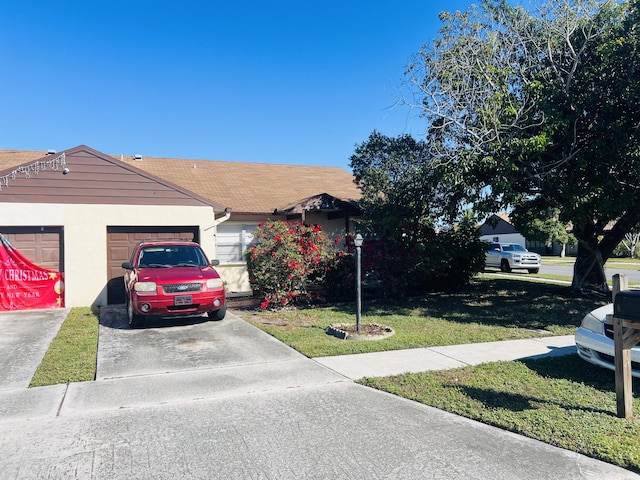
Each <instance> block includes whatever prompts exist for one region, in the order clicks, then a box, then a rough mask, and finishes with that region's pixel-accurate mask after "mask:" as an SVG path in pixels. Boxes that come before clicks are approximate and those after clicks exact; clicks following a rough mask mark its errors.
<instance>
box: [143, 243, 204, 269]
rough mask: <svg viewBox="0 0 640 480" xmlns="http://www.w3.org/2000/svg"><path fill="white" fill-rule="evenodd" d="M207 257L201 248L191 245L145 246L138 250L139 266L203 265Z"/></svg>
mask: <svg viewBox="0 0 640 480" xmlns="http://www.w3.org/2000/svg"><path fill="white" fill-rule="evenodd" d="M206 265H207V259H206V257H205V256H204V253H203V252H202V250H201V249H200V248H199V247H197V246H191V245H170V246H153V247H145V248H143V249H142V251H141V252H140V257H139V259H138V266H139V267H146V268H170V267H204V266H206Z"/></svg>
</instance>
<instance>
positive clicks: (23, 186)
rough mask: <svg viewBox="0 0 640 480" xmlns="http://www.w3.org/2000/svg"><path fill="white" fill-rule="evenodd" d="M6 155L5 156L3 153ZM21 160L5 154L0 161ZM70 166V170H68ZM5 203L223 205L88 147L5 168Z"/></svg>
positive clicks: (0, 185)
mask: <svg viewBox="0 0 640 480" xmlns="http://www.w3.org/2000/svg"><path fill="white" fill-rule="evenodd" d="M3 154H4V155H3ZM17 158H19V157H17V156H16V155H11V154H9V153H5V152H2V153H0V165H3V166H5V167H6V166H7V164H8V163H9V162H10V160H11V159H13V160H14V161H15V160H16V159H17ZM65 169H67V170H66V171H67V172H68V173H65ZM0 189H1V190H0V202H15V203H18V202H22V203H60V204H112V205H179V206H213V207H214V209H215V210H219V211H221V210H223V209H224V207H223V206H221V205H218V204H216V203H215V202H212V201H210V200H208V199H205V198H201V197H199V196H198V195H197V194H194V193H192V192H190V191H188V190H186V189H184V188H183V187H180V186H178V185H175V184H172V183H171V182H169V181H168V180H166V179H162V178H158V177H155V176H154V175H151V174H149V173H148V172H145V171H143V170H139V169H137V168H135V167H133V166H131V165H127V164H126V163H123V162H120V161H118V160H117V159H115V158H114V157H111V156H109V155H105V154H102V153H100V152H98V151H96V150H93V149H91V148H89V147H86V146H84V145H81V146H78V147H75V148H72V149H69V150H66V151H64V152H61V153H55V154H51V155H46V156H43V157H40V158H37V159H34V160H29V161H26V162H25V163H22V164H20V165H15V166H9V167H8V168H7V169H6V170H3V171H1V172H0Z"/></svg>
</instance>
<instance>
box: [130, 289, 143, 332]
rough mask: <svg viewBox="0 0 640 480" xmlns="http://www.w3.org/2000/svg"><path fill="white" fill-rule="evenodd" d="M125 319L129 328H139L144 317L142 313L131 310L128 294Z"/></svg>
mask: <svg viewBox="0 0 640 480" xmlns="http://www.w3.org/2000/svg"><path fill="white" fill-rule="evenodd" d="M127 319H128V320H129V326H130V327H131V328H141V327H143V326H144V317H143V316H142V315H138V314H137V313H136V312H135V311H134V310H133V305H132V303H131V299H130V298H129V296H127Z"/></svg>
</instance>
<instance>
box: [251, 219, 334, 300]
mask: <svg viewBox="0 0 640 480" xmlns="http://www.w3.org/2000/svg"><path fill="white" fill-rule="evenodd" d="M253 238H254V244H253V245H252V246H251V248H250V249H249V250H248V251H247V255H246V258H247V270H248V272H249V282H250V283H251V288H252V289H253V291H254V293H256V294H257V295H258V296H260V297H262V298H263V299H264V301H263V302H262V304H261V306H262V308H268V307H282V306H285V305H289V304H293V303H300V302H304V301H309V300H310V299H312V297H313V295H312V294H311V293H310V292H309V287H310V286H311V285H312V284H313V285H323V282H324V280H325V277H326V275H327V272H329V271H333V269H337V268H338V267H339V264H340V258H341V256H343V255H346V253H345V252H344V251H341V250H340V249H338V248H337V247H336V245H337V243H338V242H339V241H340V239H336V240H331V239H330V238H328V237H327V236H326V234H325V233H324V232H323V231H322V228H321V227H320V225H304V224H302V223H301V222H284V221H269V222H263V223H261V224H260V225H258V228H257V229H256V231H255V232H254V237H253ZM315 295H316V296H317V295H319V294H318V293H316V294H315Z"/></svg>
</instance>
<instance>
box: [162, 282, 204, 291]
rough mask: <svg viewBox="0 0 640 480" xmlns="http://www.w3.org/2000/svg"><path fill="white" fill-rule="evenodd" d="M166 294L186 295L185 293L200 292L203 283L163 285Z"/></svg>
mask: <svg viewBox="0 0 640 480" xmlns="http://www.w3.org/2000/svg"><path fill="white" fill-rule="evenodd" d="M162 288H163V289H164V292H165V293H185V292H199V291H200V289H201V288H202V284H201V283H171V284H168V285H163V286H162Z"/></svg>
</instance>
